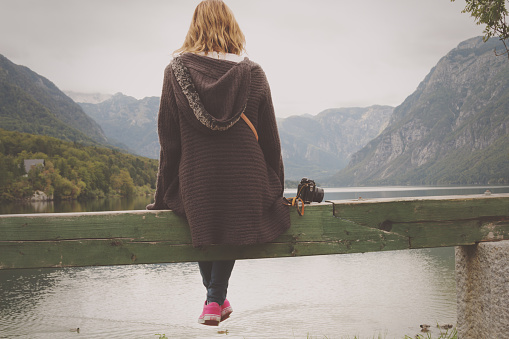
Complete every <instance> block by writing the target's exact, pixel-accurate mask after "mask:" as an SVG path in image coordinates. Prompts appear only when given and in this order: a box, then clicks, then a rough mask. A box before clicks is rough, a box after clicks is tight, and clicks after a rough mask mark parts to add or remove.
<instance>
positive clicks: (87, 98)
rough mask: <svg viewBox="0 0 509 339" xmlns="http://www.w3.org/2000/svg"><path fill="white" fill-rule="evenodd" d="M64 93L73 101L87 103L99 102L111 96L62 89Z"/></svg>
mask: <svg viewBox="0 0 509 339" xmlns="http://www.w3.org/2000/svg"><path fill="white" fill-rule="evenodd" d="M64 93H65V94H66V95H67V96H68V97H69V98H71V99H72V100H73V101H74V102H77V103H87V104H99V103H101V102H103V101H106V100H108V99H110V98H111V97H112V96H113V95H111V94H105V93H83V92H74V91H64Z"/></svg>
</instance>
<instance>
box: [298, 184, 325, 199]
mask: <svg viewBox="0 0 509 339" xmlns="http://www.w3.org/2000/svg"><path fill="white" fill-rule="evenodd" d="M297 198H301V199H302V200H303V201H304V203H305V204H309V203H311V202H322V200H323V188H320V187H316V184H315V182H314V181H313V180H311V179H308V178H302V180H301V181H300V184H299V187H298V188H297Z"/></svg>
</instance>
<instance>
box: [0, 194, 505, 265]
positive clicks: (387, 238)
mask: <svg viewBox="0 0 509 339" xmlns="http://www.w3.org/2000/svg"><path fill="white" fill-rule="evenodd" d="M246 208H249V206H246ZM291 219H292V220H291V221H292V227H291V228H290V229H289V230H288V231H287V232H286V233H284V234H283V235H281V236H280V237H279V238H277V239H276V240H275V241H273V242H271V243H268V244H262V245H253V246H207V247H203V248H193V247H192V245H191V237H190V232H189V227H188V225H187V222H186V221H185V220H184V219H183V218H180V217H178V216H176V215H175V214H174V213H173V212H172V211H122V212H89V213H52V214H20V215H15V214H14V215H0V269H15V268H40V267H70V266H97V265H126V264H144V263H169V262H185V261H200V260H224V259H250V258H274V257H291V256H303V255H323V254H341V253H359V252H373V251H388V250H402V249H410V248H426V247H443V246H458V245H471V244H475V243H478V242H485V241H498V240H504V239H506V240H507V239H509V194H494V195H491V196H485V195H471V196H447V197H424V198H398V199H372V200H353V201H333V202H327V203H321V204H312V205H309V206H306V209H305V215H304V216H299V215H298V214H297V212H296V210H294V209H292V212H291Z"/></svg>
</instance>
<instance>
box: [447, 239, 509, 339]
mask: <svg viewBox="0 0 509 339" xmlns="http://www.w3.org/2000/svg"><path fill="white" fill-rule="evenodd" d="M456 293H457V300H458V303H457V305H458V323H457V328H458V336H459V338H462V339H478V338H508V337H509V306H508V305H509V241H507V240H506V241H500V242H490V243H480V244H476V245H470V246H458V247H456Z"/></svg>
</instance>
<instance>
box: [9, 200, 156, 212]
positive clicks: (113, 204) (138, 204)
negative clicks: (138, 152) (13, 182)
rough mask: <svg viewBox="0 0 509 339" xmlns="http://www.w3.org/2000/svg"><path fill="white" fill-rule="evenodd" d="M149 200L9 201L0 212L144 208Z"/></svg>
mask: <svg viewBox="0 0 509 339" xmlns="http://www.w3.org/2000/svg"><path fill="white" fill-rule="evenodd" d="M151 202H153V197H151V196H136V197H132V198H105V199H95V200H85V201H78V200H70V201H68V200H64V201H37V202H24V203H9V204H0V214H24V213H66V212H98V211H128V210H144V209H145V207H146V206H147V205H148V204H150V203H151Z"/></svg>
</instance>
